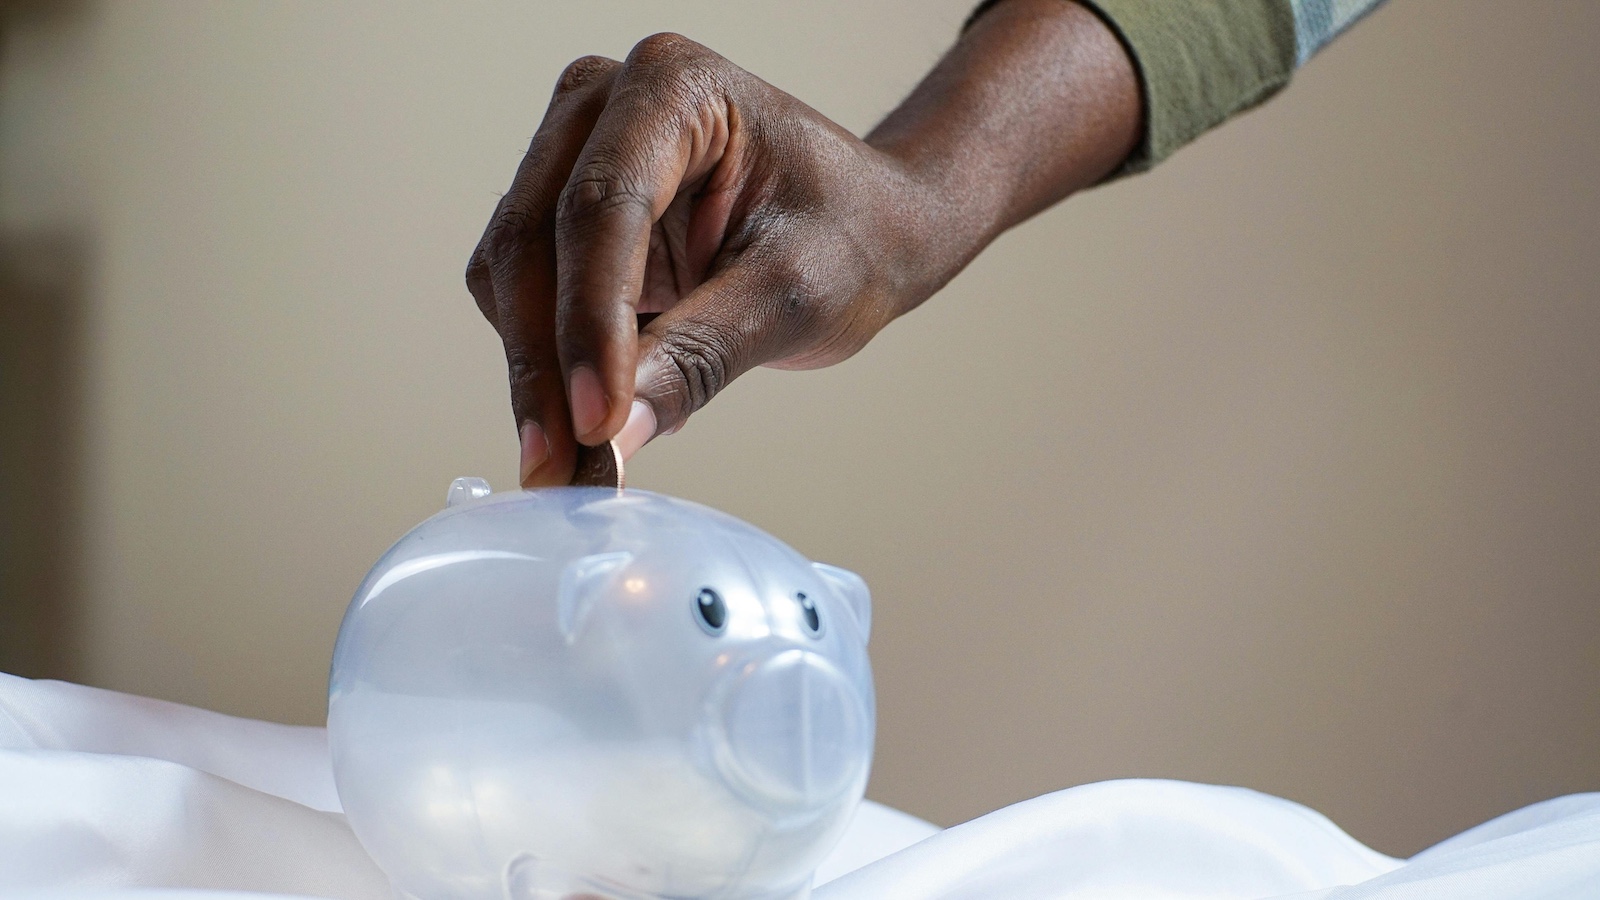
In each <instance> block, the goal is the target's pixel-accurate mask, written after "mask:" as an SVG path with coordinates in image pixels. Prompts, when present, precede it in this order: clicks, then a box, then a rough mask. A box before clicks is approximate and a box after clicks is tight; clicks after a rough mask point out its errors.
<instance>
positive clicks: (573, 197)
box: [556, 161, 654, 229]
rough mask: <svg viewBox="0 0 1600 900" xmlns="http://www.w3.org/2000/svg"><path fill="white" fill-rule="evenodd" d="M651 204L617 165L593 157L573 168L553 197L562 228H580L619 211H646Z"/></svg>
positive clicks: (648, 198)
mask: <svg viewBox="0 0 1600 900" xmlns="http://www.w3.org/2000/svg"><path fill="white" fill-rule="evenodd" d="M653 206H654V201H653V200H652V198H651V197H650V196H649V195H648V194H646V193H645V192H644V191H643V190H642V189H640V188H638V187H637V186H635V185H634V184H633V183H632V182H631V181H630V180H629V179H626V178H623V177H622V176H621V174H620V173H619V172H618V170H617V167H616V166H614V165H611V164H608V163H604V162H599V161H596V162H591V163H589V164H587V165H586V166H585V167H584V168H583V169H582V170H581V171H578V172H574V173H573V176H572V180H571V181H569V182H567V186H566V187H565V188H563V189H562V191H561V197H560V198H559V199H558V200H557V201H556V221H557V222H558V223H560V224H561V226H562V227H564V228H568V229H581V228H583V227H585V226H586V225H587V224H588V223H591V222H595V221H599V220H603V219H606V218H609V217H611V216H613V215H616V214H619V213H627V212H629V211H636V212H641V213H644V214H645V215H648V214H649V213H650V211H651V209H652V208H653Z"/></svg>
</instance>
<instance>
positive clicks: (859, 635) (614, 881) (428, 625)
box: [328, 479, 875, 900]
mask: <svg viewBox="0 0 1600 900" xmlns="http://www.w3.org/2000/svg"><path fill="white" fill-rule="evenodd" d="M486 490H487V485H486V484H483V483H482V481H481V480H480V479H471V480H467V479H458V480H457V482H456V484H455V485H452V487H451V490H450V492H449V494H448V503H449V506H448V508H447V509H446V510H445V511H443V512H441V513H439V514H438V515H436V516H434V517H433V518H431V519H429V520H428V521H426V522H424V523H422V524H421V525H419V526H418V527H417V528H416V529H414V530H413V531H412V532H411V533H410V534H408V535H406V536H405V537H404V538H402V539H401V540H400V542H399V543H397V544H396V545H395V546H394V547H393V548H392V549H390V550H389V552H388V553H387V554H385V555H384V557H383V558H382V559H381V560H379V561H378V564H377V565H376V566H374V567H373V570H372V572H371V573H370V574H369V575H368V576H367V578H366V581H365V582H364V583H363V584H362V586H361V588H360V589H359V590H358V591H357V592H356V595H355V598H354V600H353V601H352V602H351V604H350V609H349V612H347V613H346V615H345V620H344V625H343V627H342V628H341V629H340V633H339V642H338V646H337V648H336V649H335V651H334V660H333V671H332V676H331V679H330V685H329V701H328V737H329V742H330V744H331V746H332V751H333V762H334V777H335V780H336V782H337V784H338V789H339V797H340V800H341V801H342V803H343V805H344V809H345V812H346V814H347V815H348V817H349V820H350V824H351V826H352V827H353V828H354V829H355V832H356V835H357V836H358V837H359V838H360V839H361V842H362V844H363V845H364V846H365V847H366V848H367V850H368V851H369V852H370V853H371V854H372V856H373V858H374V859H376V860H377V862H378V864H379V865H380V866H381V867H382V868H383V869H384V871H385V872H386V873H387V874H388V875H389V877H390V879H391V880H392V881H393V882H394V885H395V888H396V890H397V891H398V892H399V893H401V894H403V895H406V896H410V897H415V898H420V900H434V898H446V897H449V898H458V897H460V898H495V900H505V898H511V900H546V898H550V900H555V898H565V897H572V896H593V897H603V898H611V900H656V898H668V897H674V898H678V897H717V898H728V900H744V898H749V900H790V898H802V897H804V896H806V894H807V892H808V890H809V885H810V881H811V876H812V873H813V872H814V871H815V869H816V867H817V865H818V863H819V862H820V861H821V860H822V858H823V857H824V856H825V855H826V854H827V853H828V851H829V850H830V849H831V848H832V847H833V845H834V843H835V842H837V840H838V839H839V836H840V834H841V833H842V832H843V830H844V828H845V826H846V825H847V824H848V823H849V820H850V817H851V815H852V814H853V813H854V811H855V808H856V806H857V804H858V803H859V802H860V800H861V797H862V794H863V792H864V791H865V789H866V782H867V770H868V767H869V764H870V762H871V757H872V743H873V729H874V720H875V708H874V699H873V691H872V673H871V669H870V667H869V665H868V661H867V653H866V642H867V634H868V629H869V627H870V621H871V611H870V610H871V601H870V598H869V596H868V593H867V589H866V585H865V584H864V583H863V582H862V581H861V579H860V578H858V577H856V576H855V575H853V574H851V573H849V572H846V571H844V570H842V569H837V568H835V567H833V566H826V565H822V564H820V563H811V562H809V561H807V560H806V559H805V558H804V557H801V556H800V555H799V554H797V553H795V552H794V551H793V550H791V549H790V548H789V547H787V546H785V545H784V544H783V543H781V542H780V541H778V540H776V539H774V538H773V537H771V536H769V535H767V534H765V533H763V532H761V531H759V530H758V529H756V528H753V527H751V526H749V525H747V524H745V523H743V522H740V521H739V520H737V519H734V518H731V517H729V516H726V515H723V514H721V513H718V512H716V511H715V510H711V509H707V508H706V507H703V506H699V505H696V504H693V503H689V502H686V501H683V500H677V499H673V498H670V497H664V496H661V495H658V494H651V493H649V492H646V491H627V492H624V493H619V492H617V491H616V490H613V489H606V488H554V489H544V490H538V491H529V492H521V491H518V492H512V493H506V494H491V495H485V491H486Z"/></svg>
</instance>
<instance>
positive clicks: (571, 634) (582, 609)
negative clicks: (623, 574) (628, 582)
mask: <svg viewBox="0 0 1600 900" xmlns="http://www.w3.org/2000/svg"><path fill="white" fill-rule="evenodd" d="M632 560H633V554H632V553H628V552H626V551H618V552H616V553H595V554H592V555H590V556H580V557H578V558H577V559H575V560H573V561H572V562H569V563H567V567H566V568H565V569H562V570H561V584H560V586H559V587H558V588H556V624H557V625H559V626H560V627H561V636H562V637H564V638H566V639H567V643H569V644H570V643H572V642H574V641H576V640H577V639H578V635H579V634H580V633H581V632H582V631H583V622H584V620H585V619H587V618H588V617H589V607H590V606H592V605H594V600H595V597H596V595H598V594H601V593H602V592H604V591H605V589H606V585H607V584H609V583H610V581H611V576H612V575H615V574H616V572H617V570H618V569H620V568H622V567H623V566H625V565H627V564H628V563H629V562H630V561H632Z"/></svg>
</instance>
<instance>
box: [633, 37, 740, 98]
mask: <svg viewBox="0 0 1600 900" xmlns="http://www.w3.org/2000/svg"><path fill="white" fill-rule="evenodd" d="M720 60H721V57H719V56H717V55H716V54H715V53H712V52H711V51H710V50H707V49H706V48H705V47H702V46H701V45H699V44H697V43H695V42H694V41H691V40H689V39H688V38H686V37H684V36H683V35H680V34H672V33H670V32H669V33H663V34H656V35H651V36H650V37H647V38H645V39H644V40H642V41H640V42H639V43H638V44H637V45H635V46H634V48H633V52H632V53H630V54H629V55H628V62H627V75H626V76H625V77H624V79H623V82H624V83H623V85H622V86H621V90H622V91H623V94H624V96H626V95H628V94H630V93H633V92H637V94H638V95H639V99H640V101H641V102H643V103H646V104H648V105H651V106H656V107H659V106H662V105H665V106H667V107H668V108H686V107H693V106H695V105H697V104H698V103H699V102H700V101H702V100H704V99H705V98H706V97H708V96H710V95H711V94H713V93H714V89H715V86H716V85H717V84H718V83H719V81H718V79H719V73H720V71H721V68H722V67H721V66H720Z"/></svg>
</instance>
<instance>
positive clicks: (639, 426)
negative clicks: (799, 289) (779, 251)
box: [618, 265, 804, 455]
mask: <svg viewBox="0 0 1600 900" xmlns="http://www.w3.org/2000/svg"><path fill="white" fill-rule="evenodd" d="M757 269H758V267H755V266H748V265H747V266H739V265H735V266H730V267H729V268H727V269H725V270H723V271H722V272H720V273H718V274H717V275H715V276H713V277H712V278H711V279H710V280H709V281H707V282H706V283H705V284H703V285H701V286H700V287H699V288H698V289H697V290H695V292H694V293H692V294H690V295H689V296H688V297H685V298H684V299H683V300H682V301H681V302H679V303H678V304H677V305H676V306H674V307H672V309H670V310H668V311H666V312H664V313H662V314H661V315H659V316H657V317H656V318H655V319H653V320H652V321H651V322H650V324H649V325H647V326H646V327H645V329H644V330H643V331H642V332H640V334H639V349H638V357H637V359H638V363H637V367H636V369H635V374H634V389H633V391H634V397H635V402H634V408H633V410H632V412H631V414H630V416H629V420H628V427H625V428H624V429H623V431H624V432H626V434H625V435H621V434H619V436H618V446H619V448H620V449H622V450H623V451H624V455H631V452H632V451H634V450H637V449H638V447H640V446H642V445H643V444H644V443H645V442H647V441H649V440H650V439H651V438H652V437H654V436H655V435H657V434H671V433H672V432H674V431H677V430H678V429H679V428H681V427H683V424H684V422H685V421H687V420H688V418H689V417H690V416H691V415H693V414H694V413H696V412H698V411H699V410H700V408H701V407H703V406H705V405H706V404H707V403H709V402H711V398H713V397H715V396H716V395H717V394H718V393H720V392H721V391H722V389H723V388H725V387H727V386H728V384H729V383H730V382H732V381H733V380H734V379H735V378H737V377H739V376H740V375H742V374H744V373H745V372H747V371H749V370H750V369H752V368H754V367H755V366H759V365H762V364H763V363H766V362H769V361H771V360H775V359H779V358H781V357H782V356H783V355H785V353H786V350H787V344H789V343H790V342H791V340H792V339H793V337H795V336H797V335H798V334H799V331H800V329H797V328H796V327H794V326H795V324H796V323H795V322H794V321H792V320H793V319H794V318H795V317H796V312H795V311H796V310H799V309H801V308H803V306H804V304H802V303H796V302H790V300H791V299H794V298H791V297H790V296H789V295H791V294H793V293H794V292H793V291H788V290H785V289H783V288H782V287H778V286H776V285H774V283H773V281H772V279H771V276H770V275H768V276H765V277H763V276H761V275H757V274H756V270H757ZM641 404H642V407H643V408H641ZM651 419H653V421H650V420H651ZM647 426H648V428H647ZM647 432H648V433H647Z"/></svg>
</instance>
